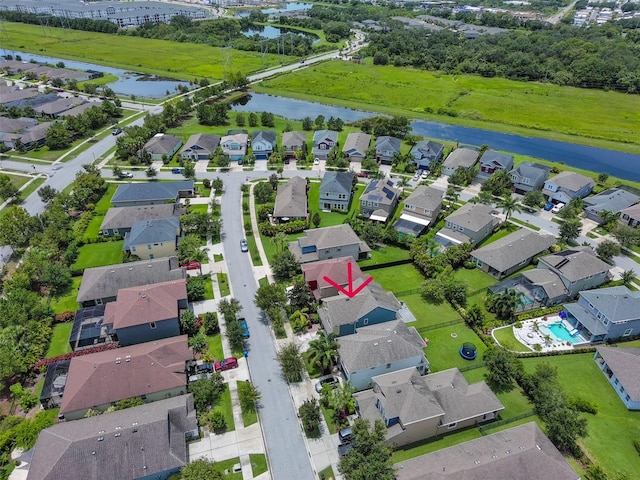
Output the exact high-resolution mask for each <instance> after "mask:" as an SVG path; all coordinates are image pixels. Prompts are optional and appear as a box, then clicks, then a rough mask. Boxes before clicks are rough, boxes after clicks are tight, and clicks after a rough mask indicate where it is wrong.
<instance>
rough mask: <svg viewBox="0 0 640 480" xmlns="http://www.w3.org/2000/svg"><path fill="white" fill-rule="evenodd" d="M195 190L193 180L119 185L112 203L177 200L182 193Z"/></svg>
mask: <svg viewBox="0 0 640 480" xmlns="http://www.w3.org/2000/svg"><path fill="white" fill-rule="evenodd" d="M193 189H194V183H193V180H182V181H179V182H144V183H142V182H135V183H123V184H120V185H118V188H117V190H116V193H114V194H113V197H111V203H112V204H114V205H116V204H117V203H122V202H142V201H148V202H151V201H162V200H165V201H169V200H175V199H176V198H177V197H178V194H179V193H180V192H185V191H189V192H193Z"/></svg>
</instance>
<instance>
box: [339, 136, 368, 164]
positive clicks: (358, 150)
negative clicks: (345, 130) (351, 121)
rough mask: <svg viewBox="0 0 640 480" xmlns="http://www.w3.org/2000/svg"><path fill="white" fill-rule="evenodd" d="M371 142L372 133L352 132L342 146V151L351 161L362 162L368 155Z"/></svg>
mask: <svg viewBox="0 0 640 480" xmlns="http://www.w3.org/2000/svg"><path fill="white" fill-rule="evenodd" d="M370 143H371V135H369V134H368V133H362V132H352V133H350V134H349V135H347V140H346V141H345V142H344V146H343V147H342V153H343V155H344V156H345V157H347V158H348V159H349V161H350V162H362V160H364V159H365V157H366V156H367V150H368V149H369V144H370Z"/></svg>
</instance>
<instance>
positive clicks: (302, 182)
mask: <svg viewBox="0 0 640 480" xmlns="http://www.w3.org/2000/svg"><path fill="white" fill-rule="evenodd" d="M306 215H307V181H306V179H304V178H302V177H298V176H296V177H292V178H291V179H289V181H288V182H287V183H286V184H284V185H279V186H278V195H276V203H275V206H274V207H273V216H274V217H278V218H282V217H305V216H306Z"/></svg>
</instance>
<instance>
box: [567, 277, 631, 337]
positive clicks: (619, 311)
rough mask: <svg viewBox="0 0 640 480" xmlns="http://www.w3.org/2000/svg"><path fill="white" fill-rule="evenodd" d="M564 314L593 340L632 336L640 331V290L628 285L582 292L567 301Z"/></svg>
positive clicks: (572, 324)
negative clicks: (570, 301) (576, 297)
mask: <svg viewBox="0 0 640 480" xmlns="http://www.w3.org/2000/svg"><path fill="white" fill-rule="evenodd" d="M564 313H565V314H566V319H567V321H568V322H569V324H570V326H571V327H573V328H575V329H577V330H578V333H580V334H581V335H582V337H584V338H585V339H587V340H588V341H589V342H604V341H606V340H608V339H610V338H611V339H613V338H620V337H628V336H629V335H637V334H638V333H640V292H634V291H631V290H629V289H628V288H627V287H625V286H622V285H621V286H618V287H608V288H599V289H597V290H586V291H584V292H580V296H579V297H578V301H577V302H575V303H567V304H565V306H564Z"/></svg>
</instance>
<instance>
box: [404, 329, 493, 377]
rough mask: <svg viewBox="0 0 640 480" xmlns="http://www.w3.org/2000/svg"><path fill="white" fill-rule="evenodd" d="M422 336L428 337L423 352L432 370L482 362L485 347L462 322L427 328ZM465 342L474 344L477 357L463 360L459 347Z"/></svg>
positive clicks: (436, 370)
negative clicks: (433, 328)
mask: <svg viewBox="0 0 640 480" xmlns="http://www.w3.org/2000/svg"><path fill="white" fill-rule="evenodd" d="M411 325H412V324H411V323H409V324H408V326H411ZM422 336H423V337H426V338H428V339H429V345H428V346H427V348H426V349H425V354H426V356H427V359H428V360H429V362H430V363H431V371H432V372H438V371H440V370H446V369H448V368H453V367H458V368H462V367H466V366H468V365H473V364H476V363H480V362H482V355H483V354H484V351H485V350H486V349H487V347H486V346H485V344H484V343H482V340H480V338H479V337H478V336H477V335H476V334H475V332H474V331H473V330H471V329H470V328H469V327H467V326H466V325H465V324H464V323H459V324H457V325H450V326H448V327H443V328H437V329H435V330H429V331H427V332H423V333H422ZM465 342H471V343H473V344H474V345H475V346H476V348H477V357H476V359H475V360H465V359H464V358H462V357H461V356H460V353H459V350H460V347H462V344H463V343H465Z"/></svg>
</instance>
